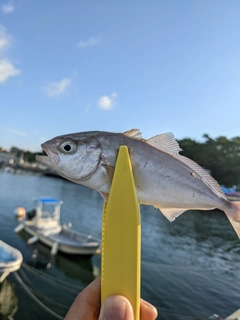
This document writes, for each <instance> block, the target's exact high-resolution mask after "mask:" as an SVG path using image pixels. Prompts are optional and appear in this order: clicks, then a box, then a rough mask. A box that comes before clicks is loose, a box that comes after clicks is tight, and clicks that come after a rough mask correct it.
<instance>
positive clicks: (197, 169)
mask: <svg viewBox="0 0 240 320" xmlns="http://www.w3.org/2000/svg"><path fill="white" fill-rule="evenodd" d="M177 159H178V160H180V161H181V162H183V163H185V164H186V165H187V166H188V167H190V168H191V169H192V170H193V172H192V176H193V177H194V174H198V175H199V176H200V177H201V179H202V180H203V181H204V182H205V183H206V184H207V185H208V186H209V187H210V188H211V189H213V190H214V191H215V193H216V194H217V195H218V196H220V197H224V198H226V197H225V195H224V193H223V191H222V189H221V187H220V186H219V184H218V182H217V181H216V180H215V179H214V178H213V177H212V176H211V175H210V174H209V173H208V172H207V171H206V170H204V169H203V168H202V167H201V166H200V165H199V164H197V163H196V162H195V161H193V160H191V159H189V158H187V157H184V156H182V155H178V157H177Z"/></svg>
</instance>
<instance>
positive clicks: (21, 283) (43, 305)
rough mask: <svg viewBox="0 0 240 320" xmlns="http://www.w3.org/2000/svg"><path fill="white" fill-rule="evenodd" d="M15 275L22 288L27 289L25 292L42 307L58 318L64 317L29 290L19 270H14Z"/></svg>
mask: <svg viewBox="0 0 240 320" xmlns="http://www.w3.org/2000/svg"><path fill="white" fill-rule="evenodd" d="M13 275H14V276H15V278H16V280H17V281H18V283H19V284H20V285H21V286H22V288H23V289H24V290H25V292H26V293H27V294H28V295H29V296H30V297H31V298H32V299H33V300H34V301H35V302H36V303H37V304H38V305H39V306H40V307H42V308H43V309H44V310H45V311H46V312H48V313H50V314H51V315H52V316H54V317H55V318H57V319H64V318H63V317H62V316H60V315H59V314H57V313H56V312H54V311H52V310H51V309H49V308H48V307H47V306H45V304H44V303H42V302H41V301H40V300H39V299H38V298H37V297H35V295H34V294H33V293H32V292H31V290H29V288H28V287H27V286H26V285H25V283H24V282H23V281H22V279H21V278H20V277H19V275H18V274H17V272H13Z"/></svg>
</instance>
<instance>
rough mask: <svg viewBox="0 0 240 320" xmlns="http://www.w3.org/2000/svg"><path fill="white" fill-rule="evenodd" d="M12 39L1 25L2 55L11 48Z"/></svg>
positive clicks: (0, 49) (0, 46) (0, 41)
mask: <svg viewBox="0 0 240 320" xmlns="http://www.w3.org/2000/svg"><path fill="white" fill-rule="evenodd" d="M10 42H11V37H10V36H9V35H8V34H7V33H6V29H5V28H4V27H3V26H2V25H0V53H2V52H3V51H4V50H5V49H6V48H8V47H9V46H10Z"/></svg>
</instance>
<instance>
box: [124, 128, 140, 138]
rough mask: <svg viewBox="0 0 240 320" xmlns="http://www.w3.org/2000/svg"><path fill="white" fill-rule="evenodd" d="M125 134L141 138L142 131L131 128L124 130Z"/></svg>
mask: <svg viewBox="0 0 240 320" xmlns="http://www.w3.org/2000/svg"><path fill="white" fill-rule="evenodd" d="M123 134H124V135H125V136H128V137H131V138H134V139H142V133H141V132H140V130H139V129H131V130H128V131H125V132H124V133H123Z"/></svg>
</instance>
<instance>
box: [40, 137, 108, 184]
mask: <svg viewBox="0 0 240 320" xmlns="http://www.w3.org/2000/svg"><path fill="white" fill-rule="evenodd" d="M41 146H42V148H43V150H44V151H45V153H46V155H44V156H42V155H41V156H37V157H36V159H37V161H39V162H40V163H42V164H43V165H46V166H47V167H48V168H50V169H52V170H54V171H56V172H57V173H58V174H59V175H61V176H63V177H64V178H66V179H69V180H71V181H74V182H76V183H81V184H84V183H82V182H83V181H84V180H87V179H90V178H91V176H92V175H93V174H94V172H95V171H96V170H97V168H98V165H99V162H100V159H101V153H102V151H101V148H100V144H99V142H98V141H97V140H96V139H95V140H94V139H88V138H86V137H85V138H84V137H83V138H82V137H79V136H75V135H69V136H67V135H65V136H60V137H56V138H53V139H51V140H48V141H46V142H45V143H43V144H42V145H41Z"/></svg>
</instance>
